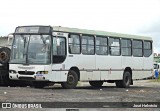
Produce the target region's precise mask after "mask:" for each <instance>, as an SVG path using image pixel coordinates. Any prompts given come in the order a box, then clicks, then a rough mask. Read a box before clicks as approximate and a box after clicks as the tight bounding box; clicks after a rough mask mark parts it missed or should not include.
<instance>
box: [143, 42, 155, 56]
mask: <svg viewBox="0 0 160 111" xmlns="http://www.w3.org/2000/svg"><path fill="white" fill-rule="evenodd" d="M144 42H150V47H151V48H150V49H145V48H144ZM152 45H153V41H149V40H144V41H143V56H144V57H150V56H151V55H152V53H153V46H152ZM144 50H151V54H150V55H149V56H145V55H144Z"/></svg>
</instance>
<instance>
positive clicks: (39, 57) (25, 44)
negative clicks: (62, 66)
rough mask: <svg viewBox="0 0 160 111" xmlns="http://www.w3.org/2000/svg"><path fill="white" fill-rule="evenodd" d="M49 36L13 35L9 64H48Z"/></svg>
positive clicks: (49, 53)
mask: <svg viewBox="0 0 160 111" xmlns="http://www.w3.org/2000/svg"><path fill="white" fill-rule="evenodd" d="M50 46H51V36H50V35H15V37H14V40H13V45H12V53H11V60H10V63H17V64H49V63H50V55H51V51H50Z"/></svg>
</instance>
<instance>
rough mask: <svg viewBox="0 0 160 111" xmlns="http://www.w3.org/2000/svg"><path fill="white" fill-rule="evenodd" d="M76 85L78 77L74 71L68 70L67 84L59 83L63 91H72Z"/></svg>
mask: <svg viewBox="0 0 160 111" xmlns="http://www.w3.org/2000/svg"><path fill="white" fill-rule="evenodd" d="M77 83H78V75H77V73H76V72H75V71H73V70H70V71H69V73H68V77H67V82H63V83H61V86H62V87H63V88H65V89H74V88H76V86H77Z"/></svg>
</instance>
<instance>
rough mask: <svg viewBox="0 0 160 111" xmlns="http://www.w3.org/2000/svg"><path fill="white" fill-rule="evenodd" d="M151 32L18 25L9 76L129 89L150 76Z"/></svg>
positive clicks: (36, 83) (71, 85) (36, 82)
mask: <svg viewBox="0 0 160 111" xmlns="http://www.w3.org/2000/svg"><path fill="white" fill-rule="evenodd" d="M152 52H153V51H152V39H151V38H150V37H144V36H136V35H127V34H119V33H113V32H112V33H111V32H105V31H95V30H85V29H76V28H67V27H59V26H53V27H51V26H20V27H17V28H16V30H15V33H14V39H13V44H12V50H11V59H10V64H9V78H10V79H14V80H27V81H31V82H32V83H33V85H34V86H35V87H37V88H41V87H44V86H46V85H47V84H48V83H61V85H62V87H63V88H75V87H76V85H77V83H78V81H86V82H89V83H90V85H91V86H94V87H100V86H102V85H103V83H104V82H109V83H115V84H116V86H117V87H121V88H126V87H129V86H130V85H133V80H134V79H142V78H146V77H150V76H152V73H153V53H152Z"/></svg>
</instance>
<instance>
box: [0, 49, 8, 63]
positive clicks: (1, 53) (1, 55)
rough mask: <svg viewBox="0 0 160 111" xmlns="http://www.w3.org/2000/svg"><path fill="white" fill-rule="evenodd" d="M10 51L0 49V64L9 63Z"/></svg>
mask: <svg viewBox="0 0 160 111" xmlns="http://www.w3.org/2000/svg"><path fill="white" fill-rule="evenodd" d="M10 52H11V50H10V49H9V48H7V47H2V48H0V63H1V64H6V63H8V62H9V59H10Z"/></svg>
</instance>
